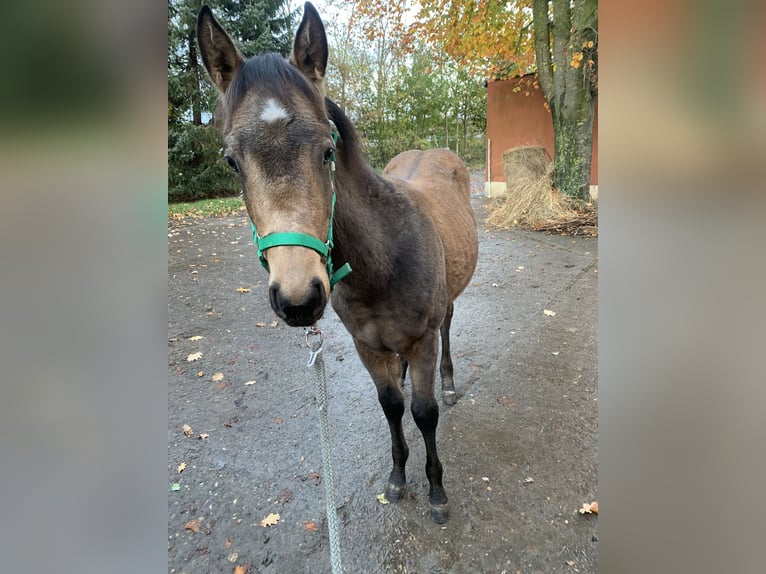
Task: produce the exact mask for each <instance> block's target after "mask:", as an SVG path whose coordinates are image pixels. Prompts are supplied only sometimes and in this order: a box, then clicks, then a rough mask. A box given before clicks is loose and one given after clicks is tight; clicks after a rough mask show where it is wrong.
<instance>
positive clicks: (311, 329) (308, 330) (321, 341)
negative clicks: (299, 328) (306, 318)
mask: <svg viewBox="0 0 766 574" xmlns="http://www.w3.org/2000/svg"><path fill="white" fill-rule="evenodd" d="M309 335H319V347H318V348H317V350H319V349H321V348H322V345H323V344H324V333H323V332H322V330H321V329H320V328H319V327H317V326H316V325H314V326H313V327H306V346H307V347H308V348H309V349H311V344H310V343H309ZM312 350H313V349H312Z"/></svg>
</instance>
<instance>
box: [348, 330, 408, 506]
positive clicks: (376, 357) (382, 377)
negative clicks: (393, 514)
mask: <svg viewBox="0 0 766 574" xmlns="http://www.w3.org/2000/svg"><path fill="white" fill-rule="evenodd" d="M354 344H355V345H356V350H357V352H358V353H359V358H360V359H361V360H362V363H363V364H364V366H365V367H366V368H367V371H368V372H369V373H370V376H372V380H373V382H374V383H375V387H376V388H377V390H378V401H379V402H380V406H381V407H383V413H384V414H385V415H386V420H387V421H388V428H389V430H390V431H391V457H392V459H393V462H394V467H393V469H392V470H391V475H390V476H389V478H388V483H387V484H386V490H385V493H386V498H387V499H388V500H390V501H391V502H399V500H401V498H402V495H403V494H404V492H405V489H406V486H407V478H406V475H405V472H404V466H405V464H406V463H407V458H408V457H409V454H410V451H409V448H407V442H406V441H405V439H404V431H403V429H402V416H403V415H404V394H403V393H402V389H401V386H400V379H401V377H402V375H401V364H400V361H399V357H397V355H396V353H391V352H379V351H375V350H373V349H371V348H369V347H368V346H366V345H365V344H364V343H361V342H359V341H357V340H356V339H354Z"/></svg>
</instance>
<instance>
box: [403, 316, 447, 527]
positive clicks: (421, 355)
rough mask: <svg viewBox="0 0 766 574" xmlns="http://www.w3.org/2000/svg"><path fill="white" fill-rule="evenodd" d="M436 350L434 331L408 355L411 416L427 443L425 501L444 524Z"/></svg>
mask: <svg viewBox="0 0 766 574" xmlns="http://www.w3.org/2000/svg"><path fill="white" fill-rule="evenodd" d="M437 352H438V339H437V336H436V332H435V331H433V332H429V333H427V334H426V335H425V336H424V337H423V338H422V339H421V340H420V341H418V343H417V344H416V345H415V346H414V347H413V351H412V353H411V356H410V357H408V359H409V364H410V378H411V379H412V406H411V408H412V416H413V418H414V419H415V424H416V425H417V426H418V428H419V429H420V433H421V434H422V435H423V440H424V441H425V445H426V476H427V477H428V482H429V483H430V490H429V492H428V502H429V504H430V506H431V519H432V520H433V521H434V522H436V523H438V524H443V523H445V522H446V521H447V518H448V517H449V509H448V507H447V493H446V492H444V487H443V486H442V464H441V461H440V460H439V455H438V453H437V452H436V425H437V424H438V422H439V405H438V403H437V402H436V398H435V397H434V379H435V377H436V356H437Z"/></svg>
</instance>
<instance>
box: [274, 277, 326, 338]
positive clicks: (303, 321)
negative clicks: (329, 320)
mask: <svg viewBox="0 0 766 574" xmlns="http://www.w3.org/2000/svg"><path fill="white" fill-rule="evenodd" d="M269 300H270V302H271V308H272V309H274V312H275V313H276V314H277V315H278V316H279V317H280V318H281V319H283V320H284V321H285V322H286V323H287V324H288V325H290V326H291V327H303V326H308V325H313V324H314V323H316V322H317V321H318V320H319V319H320V318H321V317H322V314H323V312H324V308H325V305H326V304H327V297H326V296H325V290H324V285H323V284H322V281H321V280H319V279H318V278H316V277H315V278H313V279H312V280H311V283H310V288H309V290H308V292H307V293H306V294H305V296H304V299H303V300H302V301H300V302H298V303H296V302H295V301H291V300H290V299H289V298H286V297H284V296H283V295H282V292H281V291H280V286H279V284H278V283H274V284H272V285H271V286H269Z"/></svg>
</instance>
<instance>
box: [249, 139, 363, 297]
mask: <svg viewBox="0 0 766 574" xmlns="http://www.w3.org/2000/svg"><path fill="white" fill-rule="evenodd" d="M330 135H331V137H332V142H333V148H332V152H331V153H330V161H329V163H330V186H331V187H332V203H331V206H330V225H329V228H328V230H327V241H326V242H322V241H321V240H320V239H317V238H316V237H314V236H313V235H308V234H306V233H298V232H294V231H278V232H276V233H269V234H268V235H267V236H265V237H261V236H260V235H258V231H257V230H256V229H255V223H253V222H252V221H251V222H250V227H251V228H252V230H253V243H255V245H256V246H257V247H258V259H259V260H260V261H261V265H263V268H264V269H265V270H266V271H269V264H268V262H267V261H266V257H265V255H264V251H266V250H267V249H270V248H272V247H278V246H281V245H298V246H300V247H308V248H309V249H313V250H314V251H316V252H317V253H319V255H320V256H321V257H322V258H323V259H325V260H326V262H327V276H328V277H329V279H330V289H332V288H333V287H334V286H335V284H336V283H337V282H338V281H340V280H341V279H343V278H344V277H345V276H346V275H348V274H349V273H351V265H349V264H348V263H345V264H344V265H342V266H341V267H340V269H338V270H337V271H333V268H332V267H333V265H332V257H330V252H331V251H332V248H333V241H332V221H333V217H334V215H335V147H334V144H337V143H338V132H337V131H335V129H334V126H333V130H332V133H331V134H330Z"/></svg>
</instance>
